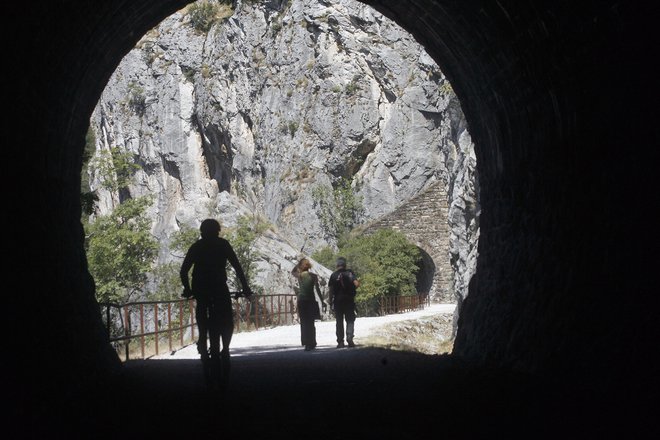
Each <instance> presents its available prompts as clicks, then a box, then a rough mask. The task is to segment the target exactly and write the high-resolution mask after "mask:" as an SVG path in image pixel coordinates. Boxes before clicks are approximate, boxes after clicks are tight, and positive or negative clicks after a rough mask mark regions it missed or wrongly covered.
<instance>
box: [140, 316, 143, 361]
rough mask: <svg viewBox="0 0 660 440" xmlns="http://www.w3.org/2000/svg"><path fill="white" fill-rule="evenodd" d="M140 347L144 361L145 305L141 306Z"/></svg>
mask: <svg viewBox="0 0 660 440" xmlns="http://www.w3.org/2000/svg"><path fill="white" fill-rule="evenodd" d="M140 347H141V350H142V359H144V304H140Z"/></svg>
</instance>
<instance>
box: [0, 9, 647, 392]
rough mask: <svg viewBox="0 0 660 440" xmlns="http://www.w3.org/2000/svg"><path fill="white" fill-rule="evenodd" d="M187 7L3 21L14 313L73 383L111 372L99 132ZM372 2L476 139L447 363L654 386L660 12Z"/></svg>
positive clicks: (62, 12) (19, 12)
mask: <svg viewBox="0 0 660 440" xmlns="http://www.w3.org/2000/svg"><path fill="white" fill-rule="evenodd" d="M186 3H187V2H185V1H173V0H166V1H161V0H159V1H156V0H151V1H149V0H130V1H129V0H114V1H105V2H87V1H82V0H71V1H67V2H51V1H35V2H30V3H29V4H27V5H22V4H21V5H18V4H12V5H9V6H7V9H6V10H7V14H8V17H10V18H9V19H8V20H7V21H8V23H7V25H6V26H4V28H3V33H4V36H5V38H4V41H5V42H6V45H7V49H8V59H7V63H6V66H7V68H6V72H5V73H6V75H7V78H9V79H8V80H6V81H5V87H7V86H8V89H9V90H8V91H9V94H8V98H9V99H8V101H6V102H7V103H8V104H10V106H11V108H10V110H9V113H10V115H9V116H8V119H7V120H6V122H7V129H6V130H5V141H6V144H7V145H8V146H9V150H10V151H9V156H8V157H7V159H6V162H5V163H7V164H11V168H13V171H12V172H11V173H10V179H11V180H12V181H13V182H19V184H18V185H14V186H13V190H12V191H11V195H10V200H11V205H10V207H9V212H12V213H13V214H15V216H14V217H15V219H16V220H15V221H14V223H15V225H14V229H13V231H12V232H13V234H12V235H14V236H15V237H19V238H21V240H20V242H18V243H16V244H17V246H16V252H15V255H16V263H17V264H16V265H15V267H13V268H12V269H13V270H14V272H13V273H14V276H15V277H17V278H18V279H29V280H34V281H32V283H33V285H32V286H31V292H34V293H33V294H30V295H20V296H18V298H17V299H16V301H17V302H18V304H16V305H15V306H16V307H18V308H19V309H21V308H23V309H26V310H28V309H29V310H30V311H31V319H33V320H34V322H44V323H47V325H48V328H49V330H50V331H51V332H53V333H56V334H57V335H58V338H59V339H61V340H63V341H67V343H66V344H62V345H58V346H57V347H54V346H51V345H49V342H48V341H47V340H44V339H43V338H41V337H38V332H37V331H36V330H35V332H34V333H35V334H34V335H30V341H31V342H32V343H33V344H32V345H31V351H34V352H39V353H40V355H41V356H44V358H48V355H47V354H48V353H52V354H55V352H57V356H55V357H54V358H56V359H59V358H62V357H66V358H67V359H70V362H69V364H68V365H67V368H66V371H59V370H58V368H57V366H55V365H54V366H53V377H59V376H58V374H59V375H60V376H61V377H62V383H67V381H69V382H68V383H72V382H74V378H76V379H75V380H78V381H80V380H81V379H80V378H81V377H83V378H84V377H90V376H94V375H95V374H97V373H98V372H99V371H102V370H104V369H106V368H108V367H109V366H110V365H111V364H113V360H112V355H111V354H110V353H109V350H108V349H107V346H106V344H104V343H103V340H104V339H103V332H102V329H101V327H100V317H99V316H98V311H97V307H96V304H95V302H94V297H93V287H92V282H91V279H90V278H89V275H88V274H87V272H86V269H85V257H84V252H83V237H82V228H81V226H80V222H79V218H80V203H79V198H78V193H79V185H80V182H79V179H80V170H81V156H82V149H83V145H84V135H85V132H86V129H87V125H88V121H89V116H90V114H91V112H92V110H93V108H94V106H95V104H96V102H97V100H98V98H99V96H100V93H101V91H102V90H103V88H104V86H105V84H106V82H107V80H108V78H109V77H110V75H111V74H112V72H113V71H114V69H115V68H116V66H117V65H118V63H119V62H120V60H121V58H122V56H123V55H124V54H125V53H127V52H128V51H129V50H130V49H131V48H132V47H133V45H134V44H135V43H136V42H137V41H138V40H139V38H140V37H141V36H142V35H143V34H144V33H145V32H146V31H147V30H148V29H150V28H152V27H153V26H155V25H156V24H157V23H158V22H159V21H161V20H162V19H163V18H165V17H166V16H168V15H170V14H171V13H172V12H174V11H175V10H177V9H179V8H181V7H183V6H184V5H185V4H186ZM364 3H367V4H370V5H372V6H374V7H375V8H376V9H378V10H379V11H381V12H383V13H384V14H385V15H388V16H389V17H390V18H392V19H394V20H395V21H397V22H398V23H399V24H400V25H401V26H402V27H403V28H405V29H407V30H408V31H410V32H411V33H412V34H413V35H414V36H415V37H416V38H417V39H418V40H419V41H420V42H421V43H422V44H423V45H424V46H425V48H426V49H427V51H428V53H429V54H430V55H431V56H433V57H434V58H435V60H436V61H437V63H438V65H439V66H440V67H441V69H442V70H443V72H444V73H445V74H446V75H447V77H448V78H449V80H450V81H451V83H452V85H453V87H454V89H455V91H456V93H457V95H458V96H459V98H460V99H461V103H462V107H463V110H464V112H465V115H466V118H467V120H468V123H469V125H470V128H469V129H470V133H471V135H472V137H473V140H474V142H475V146H476V153H477V159H478V161H477V162H478V167H479V175H480V187H481V203H482V216H481V238H480V242H479V250H480V256H479V261H478V269H477V275H476V276H475V277H474V278H473V281H472V283H471V286H470V294H469V296H468V299H467V301H466V302H465V303H464V304H463V305H462V307H461V317H460V322H459V329H458V336H457V340H456V343H455V352H454V354H455V355H456V356H461V357H463V358H465V359H466V360H469V361H472V362H475V363H481V364H491V365H499V366H506V367H507V368H513V369H518V370H524V371H528V372H532V373H534V374H539V375H547V376H553V377H564V378H582V379H584V380H585V381H586V382H587V383H589V384H591V385H593V386H602V385H603V384H608V385H609V384H617V383H620V382H622V381H626V382H627V383H629V382H630V381H631V380H632V379H629V378H630V377H635V376H636V377H639V376H640V375H642V374H649V373H650V371H649V370H648V369H649V368H650V367H649V366H648V363H646V362H644V356H645V353H646V349H645V347H648V346H651V345H652V341H653V339H652V337H651V336H652V335H653V334H654V333H655V332H654V330H655V324H652V321H653V320H652V319H651V318H650V315H649V313H650V312H649V310H653V309H654V308H653V307H651V306H652V305H653V304H654V298H653V297H652V296H651V292H654V291H655V289H654V290H651V288H652V286H651V283H650V278H649V276H648V274H649V273H652V272H651V271H650V270H649V269H650V268H651V267H652V266H651V265H652V264H653V263H655V262H657V257H655V256H654V254H651V252H650V250H649V246H648V245H647V244H648V243H653V242H654V240H653V239H654V238H655V236H656V233H655V229H656V228H655V226H654V225H653V224H652V223H651V221H652V218H651V217H650V216H649V214H648V206H649V204H650V203H651V201H653V200H657V194H656V193H655V192H654V191H653V186H654V185H653V184H652V183H653V182H654V181H655V169H654V166H653V165H652V164H655V163H657V160H656V159H657V153H656V149H655V148H654V144H655V145H657V140H658V136H657V128H655V127H656V125H657V124H656V122H655V121H654V118H653V115H654V114H655V110H654V109H653V108H652V106H651V103H652V102H653V103H655V102H656V101H655V100H653V99H649V96H653V95H651V94H652V93H655V89H654V84H655V83H656V79H657V69H656V68H654V67H651V64H650V63H649V60H648V58H650V54H652V53H654V50H653V47H652V45H651V40H650V39H649V38H648V36H647V33H648V32H649V31H650V30H651V29H653V28H652V26H651V21H650V17H652V16H653V14H651V11H650V8H651V7H650V6H643V5H634V9H633V5H631V4H626V5H624V4H623V2H618V1H613V0H612V1H603V2H573V1H540V0H539V1H529V2H513V1H498V2H492V1H489V0H483V1H478V0H469V1H468V0H466V1H460V2H458V1H453V0H435V1H431V0H427V1H423V0H409V1H397V2H393V1H385V0H381V1H376V0H370V1H365V2H364ZM647 9H648V10H647ZM26 211H27V212H26ZM655 241H656V242H657V240H655ZM26 261H29V264H27V265H26V264H25V262H26ZM34 273H38V274H39V276H38V277H36V278H37V279H36V280H35V276H34ZM14 319H17V320H18V322H17V323H14V324H20V323H21V320H22V319H23V318H22V317H20V316H19V317H16V318H14ZM39 336H40V335H39ZM35 347H36V348H38V349H37V350H35ZM31 356H32V354H28V355H26V357H25V365H29V364H30V361H31V360H34V359H33V358H32V357H31ZM624 361H625V362H624ZM25 365H24V366H25ZM60 370H61V369H60ZM58 371H59V372H58ZM631 372H634V373H635V374H631ZM624 378H628V379H624Z"/></svg>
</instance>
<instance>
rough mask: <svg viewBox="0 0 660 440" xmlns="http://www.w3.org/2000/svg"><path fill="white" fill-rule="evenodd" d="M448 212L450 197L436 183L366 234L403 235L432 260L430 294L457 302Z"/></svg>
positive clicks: (370, 228)
mask: <svg viewBox="0 0 660 440" xmlns="http://www.w3.org/2000/svg"><path fill="white" fill-rule="evenodd" d="M447 213H448V204H447V194H446V192H445V190H444V185H443V184H442V182H437V183H434V184H432V185H431V186H429V187H428V188H427V189H426V190H424V191H423V192H421V193H420V194H418V195H417V196H416V197H414V198H412V199H411V200H409V201H408V202H406V203H405V204H403V205H401V206H399V207H398V208H397V209H395V210H394V211H392V212H391V213H389V214H387V215H385V216H383V217H381V218H380V219H378V220H376V221H374V222H372V223H369V224H368V225H366V226H365V229H364V233H366V234H369V233H373V232H375V231H377V230H379V229H383V228H391V229H394V230H396V231H399V232H401V233H403V234H404V235H405V236H406V237H407V238H408V239H409V240H410V241H412V242H413V243H414V244H415V245H416V246H418V247H419V248H421V249H422V250H423V251H425V252H426V253H428V254H429V256H430V257H431V259H432V260H433V264H434V265H435V272H434V273H433V283H432V285H431V290H430V291H429V295H430V297H431V299H432V300H433V301H439V302H447V303H454V302H455V301H456V300H455V297H454V294H453V289H452V273H453V271H452V267H451V262H450V254H449V233H450V231H449V223H448V221H447Z"/></svg>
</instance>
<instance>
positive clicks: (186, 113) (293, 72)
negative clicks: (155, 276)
mask: <svg viewBox="0 0 660 440" xmlns="http://www.w3.org/2000/svg"><path fill="white" fill-rule="evenodd" d="M216 12H217V13H218V15H217V17H219V18H218V20H217V21H216V22H215V24H214V25H213V26H212V27H211V28H210V30H209V31H208V32H202V31H199V30H197V29H195V27H194V26H192V23H191V14H190V9H189V8H187V9H184V10H182V11H179V12H178V13H176V14H174V15H173V16H171V17H169V18H168V19H166V20H165V21H164V22H162V23H161V24H160V25H159V26H158V27H157V28H155V29H153V30H152V31H150V32H149V33H147V35H145V36H144V38H143V39H142V40H141V42H140V43H139V44H138V46H137V47H136V48H135V49H134V50H132V51H131V52H129V53H128V54H127V55H126V57H125V58H124V60H123V61H122V63H121V64H120V65H119V67H118V68H117V70H116V72H115V73H114V75H113V76H112V78H111V79H110V81H109V83H108V85H107V87H106V90H105V92H104V93H103V96H102V98H101V100H100V102H99V104H98V106H97V108H96V110H95V111H94V114H93V118H92V128H93V130H94V131H95V132H96V134H97V136H96V138H97V145H96V147H97V150H99V151H100V150H104V149H108V148H110V147H119V148H121V149H122V150H125V151H129V152H131V153H133V154H134V157H135V158H136V160H137V161H138V163H139V164H140V165H141V170H140V171H139V172H138V173H137V175H136V178H135V182H134V184H133V185H132V186H131V187H130V190H129V192H130V194H131V196H139V195H143V194H153V195H154V196H155V203H154V205H153V206H152V208H151V212H150V214H151V216H152V218H153V233H154V235H155V236H157V237H158V238H159V240H160V241H161V242H162V243H163V244H164V245H167V243H168V241H169V237H170V235H171V233H172V232H173V231H175V230H177V229H178V228H180V227H181V225H182V224H186V225H189V226H192V227H197V225H198V224H199V222H200V221H201V220H202V219H204V218H206V217H209V216H215V217H217V218H219V219H220V220H221V221H222V223H223V225H225V226H232V225H233V224H235V222H236V219H237V217H238V216H239V215H241V214H257V215H260V216H262V217H264V218H266V219H267V220H268V221H269V222H270V223H271V224H272V225H273V227H272V228H271V230H270V231H269V233H268V236H267V237H264V238H262V239H261V240H260V248H261V250H262V253H263V254H264V258H263V259H262V261H261V262H260V265H261V266H262V268H263V270H262V272H261V280H260V283H262V284H263V285H265V286H269V289H268V290H270V287H272V288H278V287H277V286H280V285H282V284H285V282H284V281H280V280H282V279H284V278H286V277H283V276H282V273H285V272H288V271H289V270H290V268H291V266H292V264H293V261H294V260H295V259H296V258H298V257H299V254H309V253H311V252H312V251H314V250H315V249H317V248H318V247H320V246H323V245H325V244H327V243H328V242H332V237H331V236H329V235H328V233H327V230H326V229H324V227H323V222H322V220H321V215H320V211H319V209H320V208H319V200H318V198H319V194H322V193H323V191H322V190H325V191H326V193H327V191H331V189H332V187H333V185H334V186H336V185H337V184H338V183H339V182H341V181H342V179H347V180H348V181H350V182H351V185H352V186H353V188H354V190H355V191H356V194H357V195H358V196H359V197H361V199H362V204H363V207H364V211H363V213H362V214H361V218H360V219H359V220H360V221H366V220H371V219H375V218H378V217H379V216H382V215H384V214H386V213H388V212H391V211H392V210H394V209H395V208H396V207H398V206H400V205H402V204H403V203H405V202H406V200H408V199H410V198H411V197H413V196H414V195H416V194H418V193H419V192H420V191H422V190H423V189H425V188H426V187H428V186H429V185H430V184H432V183H433V182H436V181H441V182H443V183H444V185H445V187H446V190H447V194H448V200H449V205H450V206H449V220H450V227H451V231H452V233H451V243H450V245H451V252H452V262H453V264H454V267H455V269H456V270H457V272H456V273H455V276H454V284H455V288H456V291H457V293H458V294H461V293H462V292H463V291H464V289H465V285H466V283H467V281H468V280H469V278H470V277H471V275H472V273H473V271H474V267H475V258H476V241H477V239H478V211H479V203H478V188H477V179H476V173H475V157H474V153H473V146H472V142H471V139H470V136H469V134H468V132H467V127H466V123H465V120H464V117H463V114H462V112H461V109H460V105H459V103H458V100H457V98H456V96H455V95H454V93H453V91H452V89H451V86H450V85H449V83H448V82H447V81H446V79H445V78H444V76H443V74H442V73H441V72H440V70H439V68H438V66H437V65H436V64H435V63H434V61H433V60H432V59H431V58H430V57H429V56H428V55H427V54H426V53H425V52H424V50H423V49H422V47H421V46H420V45H418V44H417V43H416V42H415V41H414V39H413V38H412V37H411V36H410V35H408V34H407V33H406V32H405V31H403V30H402V29H400V28H399V27H398V26H397V25H395V24H394V23H392V22H390V21H389V20H387V19H386V18H384V17H383V16H381V15H380V14H378V13H377V12H375V11H374V10H372V9H370V8H369V7H367V6H365V5H362V4H358V3H357V2H355V1H352V0H351V1H349V0H325V1H324V0H291V1H286V0H282V1H278V0H271V1H265V2H252V1H250V2H247V1H240V0H239V1H236V2H234V5H233V9H231V8H230V7H229V6H220V9H219V10H218V11H216ZM91 173H92V182H94V179H95V178H97V177H98V176H96V173H95V170H91ZM97 183H98V181H97ZM93 189H97V192H98V193H99V195H100V203H99V213H101V214H102V213H105V212H108V211H109V210H110V209H112V206H113V203H116V201H117V198H118V197H119V195H118V194H111V193H109V192H105V191H103V190H101V189H100V188H93ZM160 258H161V260H163V261H164V260H167V259H168V258H171V255H170V253H169V252H168V250H167V246H164V247H163V251H162V254H161V256H160ZM274 262H275V263H276V264H274Z"/></svg>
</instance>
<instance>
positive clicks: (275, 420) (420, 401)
mask: <svg viewBox="0 0 660 440" xmlns="http://www.w3.org/2000/svg"><path fill="white" fill-rule="evenodd" d="M233 354H234V355H233V357H232V376H231V381H230V384H229V387H228V389H227V390H225V392H224V393H216V394H213V393H210V392H208V391H207V390H206V388H205V386H204V381H203V377H202V371H201V365H200V362H199V361H198V360H158V361H156V360H147V361H130V362H128V363H126V364H125V365H124V367H123V371H122V373H121V374H120V375H119V376H118V377H116V378H115V379H113V381H112V383H108V384H105V385H101V384H99V385H98V387H96V388H95V389H93V390H90V391H89V395H87V396H86V397H84V398H83V397H82V396H79V398H77V399H75V400H74V401H72V402H71V403H70V404H67V405H62V406H61V407H58V408H50V409H49V412H48V417H43V415H42V416H41V417H40V416H39V415H38V414H37V415H35V420H34V421H33V423H32V424H31V426H30V427H29V428H28V429H29V430H31V431H33V432H32V434H33V436H34V437H33V438H38V437H39V434H40V433H41V431H42V430H43V431H44V433H45V434H49V435H47V437H48V438H62V437H61V435H55V433H56V432H58V431H59V432H61V433H62V434H66V435H72V436H75V437H72V438H116V439H120V438H121V439H129V438H130V439H133V438H136V439H137V438H142V439H144V438H154V437H159V438H162V439H165V438H167V439H169V438H227V437H226V436H229V437H230V438H237V439H270V438H290V439H297V438H310V439H390V438H396V439H419V438H421V437H420V436H428V435H433V438H450V439H451V438H503V436H504V435H522V436H525V437H527V438H534V439H537V438H575V437H581V438H599V437H600V438H605V437H610V436H611V435H612V434H613V429H618V428H619V426H617V424H616V423H613V419H608V417H607V415H606V413H605V412H603V411H605V410H606V406H607V403H606V401H603V400H602V398H601V397H600V396H588V395H586V394H583V393H578V392H576V391H575V390H574V389H573V390H570V391H567V390H566V389H562V388H561V387H557V386H556V384H555V385H553V386H549V385H546V384H542V383H540V382H539V381H535V380H532V379H531V378H528V377H524V376H520V375H512V374H508V373H501V372H495V371H483V370H481V371H477V370H472V369H469V368H467V367H466V366H464V365H459V363H458V361H456V360H455V359H453V358H452V357H451V356H447V355H444V356H428V355H421V354H414V353H406V352H401V351H391V350H385V349H377V348H366V347H358V348H355V349H342V350H337V349H334V348H322V349H318V350H315V351H312V352H304V351H303V350H302V349H295V350H294V349H290V348H289V349H282V348H279V347H271V349H269V348H268V347H266V348H264V347H260V348H259V349H258V350H256V349H252V348H242V349H236V350H235V351H234V352H233ZM622 429H624V430H625V431H626V432H628V433H630V427H625V428H622ZM41 438H44V437H41Z"/></svg>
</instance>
